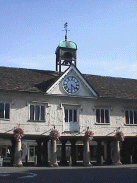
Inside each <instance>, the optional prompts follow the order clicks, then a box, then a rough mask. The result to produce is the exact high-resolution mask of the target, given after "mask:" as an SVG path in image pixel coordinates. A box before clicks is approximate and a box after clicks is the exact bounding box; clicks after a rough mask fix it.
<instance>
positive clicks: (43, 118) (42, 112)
mask: <svg viewBox="0 0 137 183" xmlns="http://www.w3.org/2000/svg"><path fill="white" fill-rule="evenodd" d="M41 120H45V107H44V106H41Z"/></svg>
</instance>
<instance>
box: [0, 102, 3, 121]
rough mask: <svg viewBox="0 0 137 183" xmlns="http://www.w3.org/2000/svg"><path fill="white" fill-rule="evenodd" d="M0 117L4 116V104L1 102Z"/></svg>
mask: <svg viewBox="0 0 137 183" xmlns="http://www.w3.org/2000/svg"><path fill="white" fill-rule="evenodd" d="M0 118H4V104H2V103H0Z"/></svg>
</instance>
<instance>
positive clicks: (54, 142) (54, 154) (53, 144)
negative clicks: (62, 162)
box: [50, 139, 58, 166]
mask: <svg viewBox="0 0 137 183" xmlns="http://www.w3.org/2000/svg"><path fill="white" fill-rule="evenodd" d="M50 166H58V163H57V140H54V139H52V140H51V159H50Z"/></svg>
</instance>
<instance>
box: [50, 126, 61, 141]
mask: <svg viewBox="0 0 137 183" xmlns="http://www.w3.org/2000/svg"><path fill="white" fill-rule="evenodd" d="M50 137H51V138H52V139H53V140H58V139H59V138H60V132H59V131H58V130H56V129H52V130H51V132H50Z"/></svg>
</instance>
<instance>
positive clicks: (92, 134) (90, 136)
mask: <svg viewBox="0 0 137 183" xmlns="http://www.w3.org/2000/svg"><path fill="white" fill-rule="evenodd" d="M93 136H94V132H92V131H88V130H87V131H86V132H85V138H86V139H87V140H92V139H93Z"/></svg>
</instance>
